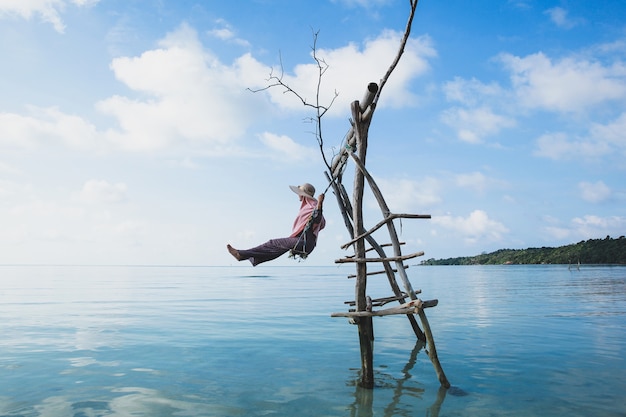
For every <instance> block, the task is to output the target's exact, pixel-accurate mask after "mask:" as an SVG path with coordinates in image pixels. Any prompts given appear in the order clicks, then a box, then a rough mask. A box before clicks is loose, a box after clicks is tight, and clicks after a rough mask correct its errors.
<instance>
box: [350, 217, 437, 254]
mask: <svg viewBox="0 0 626 417" xmlns="http://www.w3.org/2000/svg"><path fill="white" fill-rule="evenodd" d="M430 218H431V216H430V214H408V213H389V214H388V215H387V216H386V217H385V219H383V220H381V221H380V222H378V223H377V224H376V225H375V226H374V227H372V228H371V229H370V230H368V231H366V232H365V233H362V234H360V235H358V236H356V237H355V238H354V239H352V240H351V241H350V242H348V243H344V244H343V245H341V249H347V248H348V247H349V246H350V245H353V244H354V243H356V242H358V241H359V240H360V239H363V238H364V237H366V236H369V235H371V234H372V233H374V232H375V231H376V230H378V229H380V228H381V227H383V226H384V225H386V224H388V223H389V222H390V221H393V220H395V219H430ZM398 244H400V242H398Z"/></svg>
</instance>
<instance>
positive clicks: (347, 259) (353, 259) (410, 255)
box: [335, 251, 424, 272]
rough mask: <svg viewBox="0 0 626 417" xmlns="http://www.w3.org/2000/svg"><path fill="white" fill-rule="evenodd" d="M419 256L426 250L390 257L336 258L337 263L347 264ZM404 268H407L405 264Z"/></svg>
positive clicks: (391, 260)
mask: <svg viewBox="0 0 626 417" xmlns="http://www.w3.org/2000/svg"><path fill="white" fill-rule="evenodd" d="M418 256H424V252H422V251H420V252H415V253H411V254H409V255H401V256H390V257H388V258H341V259H335V263H336V264H345V263H350V262H354V263H357V264H364V263H368V262H394V261H395V262H398V261H405V260H407V259H412V258H417V257H418ZM402 269H405V268H404V265H403V268H402ZM396 272H397V271H396Z"/></svg>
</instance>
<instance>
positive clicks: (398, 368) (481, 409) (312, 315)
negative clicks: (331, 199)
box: [0, 264, 626, 417]
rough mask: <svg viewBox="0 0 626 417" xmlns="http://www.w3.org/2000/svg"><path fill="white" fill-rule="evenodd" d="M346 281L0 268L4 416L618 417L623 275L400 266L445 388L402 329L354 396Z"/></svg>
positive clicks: (303, 269) (262, 272)
mask: <svg viewBox="0 0 626 417" xmlns="http://www.w3.org/2000/svg"><path fill="white" fill-rule="evenodd" d="M352 272H353V271H352V270H351V269H350V268H348V267H344V266H341V267H334V266H330V267H314V266H305V265H303V264H297V266H294V267H273V266H259V267H256V268H252V267H242V266H237V267H125V266H104V267H96V266H0V329H1V335H2V342H0V416H45V417H53V416H76V417H79V416H80V417H83V416H85V417H90V416H565V415H567V416H622V417H623V416H625V415H626V360H625V359H624V352H626V331H625V324H626V267H620V266H587V265H582V266H581V267H580V269H579V270H578V269H568V267H567V266H563V265H559V266H512V265H511V266H463V267H452V266H437V267H435V266H428V267H427V266H412V267H411V268H409V270H408V275H409V278H410V280H411V282H412V284H413V287H414V288H415V289H416V290H417V289H421V290H422V293H421V294H420V298H422V299H424V300H430V299H438V300H439V305H438V306H437V307H434V308H430V309H427V310H426V314H427V316H428V318H429V321H430V325H431V327H432V330H433V334H434V337H435V342H436V348H437V353H438V356H439V359H440V362H441V364H442V366H443V369H444V371H445V373H446V376H447V377H448V379H449V380H450V382H451V384H452V388H451V389H449V390H444V389H441V388H440V385H439V382H438V380H437V377H436V374H435V371H434V369H433V366H432V364H431V362H430V360H429V359H428V355H427V353H426V351H425V348H424V347H423V346H422V345H420V344H419V343H416V338H415V335H414V333H413V331H412V329H411V327H410V324H409V322H408V320H407V318H406V316H387V317H377V318H374V333H375V344H374V367H375V384H376V386H375V388H374V389H373V390H368V389H363V388H361V387H359V385H358V383H357V381H358V378H359V371H360V355H359V345H358V336H357V328H356V326H354V325H351V324H350V323H349V321H348V320H347V319H345V318H331V317H330V314H331V313H332V312H339V311H346V310H347V309H348V308H349V306H347V305H346V304H344V302H345V301H350V300H353V299H354V280H353V279H349V278H347V276H348V275H349V274H350V273H352ZM368 294H369V295H370V296H372V298H379V297H386V296H391V295H392V293H391V291H390V289H389V284H388V282H387V280H386V278H385V277H384V276H382V275H380V276H372V277H371V278H370V279H369V283H368Z"/></svg>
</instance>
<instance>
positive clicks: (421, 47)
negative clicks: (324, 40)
mask: <svg viewBox="0 0 626 417" xmlns="http://www.w3.org/2000/svg"><path fill="white" fill-rule="evenodd" d="M401 36H402V34H401V33H399V32H395V31H391V30H386V31H384V32H382V33H381V34H380V35H379V36H378V37H376V38H374V39H369V40H367V41H366V42H365V43H364V45H363V47H362V48H361V47H359V46H358V45H357V44H355V43H350V44H349V45H347V46H344V47H341V48H337V49H318V50H317V52H316V53H317V56H318V58H320V59H322V60H324V62H326V64H328V65H329V68H328V70H327V71H326V72H325V73H324V75H323V78H322V92H321V95H320V104H321V105H329V104H330V103H331V101H332V98H333V94H334V92H335V91H337V92H338V93H339V97H338V98H337V100H336V101H335V103H334V104H333V107H332V109H331V112H330V113H329V114H335V115H342V116H344V115H345V113H346V112H348V110H349V109H350V103H351V102H353V101H354V100H357V99H361V97H362V96H363V95H364V93H365V89H366V87H367V85H368V84H369V83H370V82H376V83H378V81H379V80H380V78H382V77H383V76H384V75H385V72H386V71H387V68H388V66H389V64H391V62H392V61H393V59H394V57H395V55H396V52H397V50H398V46H399V44H400V39H401ZM435 56H436V51H435V49H434V48H433V46H432V42H431V40H430V39H429V38H428V37H425V36H422V37H419V38H411V39H410V40H409V42H408V43H407V45H406V48H405V52H404V54H403V56H402V60H401V62H400V64H399V65H398V67H396V69H395V71H394V73H393V75H392V76H391V77H390V79H389V82H388V83H387V85H386V86H385V92H384V93H383V96H384V99H382V101H381V102H380V104H381V105H383V106H384V105H389V106H393V107H403V106H410V105H414V104H415V103H416V101H417V98H416V96H414V95H413V94H412V93H411V88H409V85H410V83H411V81H413V80H414V79H415V78H417V77H419V76H420V75H422V74H424V73H425V72H427V71H428V70H429V68H430V67H429V63H428V59H430V58H433V57H435ZM274 73H275V75H276V74H279V73H280V70H276V69H275V70H274ZM318 73H319V69H318V66H317V64H316V63H314V62H312V63H310V64H301V65H297V66H296V67H295V68H294V69H293V71H292V72H291V73H285V75H284V76H283V82H284V83H285V84H287V85H289V86H290V87H291V88H292V89H293V90H294V91H296V92H297V93H298V94H299V95H300V96H301V97H303V98H304V99H306V101H307V102H308V103H311V104H316V103H315V100H316V88H317V82H318ZM268 91H269V94H270V95H271V97H272V100H273V101H274V102H275V103H278V104H279V105H281V106H283V107H286V108H292V109H298V108H302V103H301V102H300V101H299V100H298V99H296V98H295V97H293V96H291V95H290V94H284V91H283V90H282V89H280V88H272V89H270V90H268Z"/></svg>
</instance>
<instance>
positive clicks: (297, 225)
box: [289, 198, 326, 237]
mask: <svg viewBox="0 0 626 417" xmlns="http://www.w3.org/2000/svg"><path fill="white" fill-rule="evenodd" d="M316 208H317V200H313V199H311V198H303V199H302V205H301V206H300V211H299V212H298V216H297V217H296V219H295V220H294V222H293V228H292V229H291V235H290V236H289V237H297V236H299V235H300V233H302V231H303V230H304V228H305V227H306V224H307V222H308V221H309V218H310V217H311V214H313V210H315V209H316ZM324 226H326V220H325V219H324V217H323V216H322V219H321V220H320V222H319V223H317V224H314V225H313V234H314V235H315V237H317V234H318V233H319V232H320V230H322V229H323V228H324Z"/></svg>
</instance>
